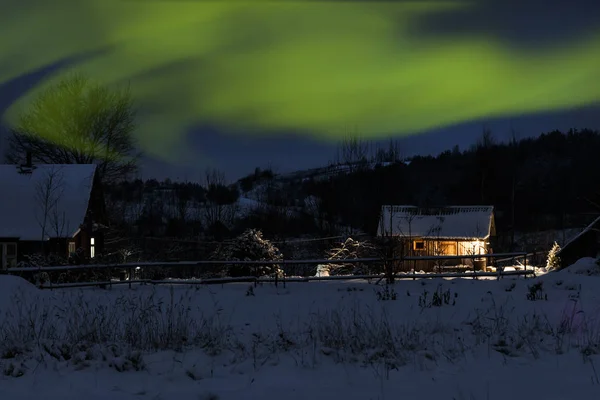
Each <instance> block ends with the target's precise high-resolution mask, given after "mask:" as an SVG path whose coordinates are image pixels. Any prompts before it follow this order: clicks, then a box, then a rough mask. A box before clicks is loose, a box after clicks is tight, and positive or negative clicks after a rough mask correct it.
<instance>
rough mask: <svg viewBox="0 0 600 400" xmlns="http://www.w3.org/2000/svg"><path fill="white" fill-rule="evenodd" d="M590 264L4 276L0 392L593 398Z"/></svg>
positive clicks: (595, 338) (595, 293)
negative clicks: (530, 273)
mask: <svg viewBox="0 0 600 400" xmlns="http://www.w3.org/2000/svg"><path fill="white" fill-rule="evenodd" d="M598 271H600V270H599V269H598V266H597V265H596V264H595V260H594V259H582V260H580V261H579V262H578V263H577V264H575V265H573V266H571V267H569V268H567V269H566V270H563V271H560V272H553V273H548V274H545V275H542V276H538V277H537V278H533V279H531V278H530V279H524V278H522V277H519V278H516V277H515V278H514V279H513V278H508V277H507V278H504V279H501V280H494V279H487V280H486V279H478V280H474V279H462V278H459V279H428V280H414V281H413V280H405V281H399V282H397V283H396V284H394V285H393V286H389V287H385V286H378V285H375V284H374V282H371V283H369V282H366V281H352V282H350V281H328V282H311V283H288V284H287V286H286V287H285V288H284V287H282V286H281V285H280V286H279V287H275V286H274V285H272V284H262V285H259V286H258V287H252V286H250V285H248V284H225V285H212V286H201V287H200V286H198V287H188V286H183V285H180V286H166V285H165V286H137V287H134V288H133V289H128V288H126V287H114V288H112V289H106V290H104V289H96V288H87V289H71V290H62V291H40V290H38V289H37V288H35V287H34V286H33V285H31V284H29V283H27V282H25V281H23V280H21V279H20V278H17V277H11V276H0V324H1V325H0V399H11V400H12V399H14V400H20V399H39V398H44V399H49V400H53V399H61V400H68V399H82V398H85V399H88V400H95V399H103V400H104V399H111V400H112V399H115V400H119V399H200V400H204V399H223V400H226V399H267V400H268V399H278V400H279V399H282V398H285V399H286V400H292V399H329V400H330V399H343V400H347V399H361V400H362V399H366V400H369V399H449V400H451V399H456V400H462V399H465V400H471V399H486V400H487V399H490V400H496V399H498V400H500V399H502V400H504V399H508V398H514V399H529V398H543V399H544V400H551V399H557V400H565V399H598V398H600V365H596V364H597V363H600V357H599V356H598V355H597V353H598V352H600V324H599V322H600V321H599V320H598V315H599V313H598V311H599V308H600V276H596V274H597V273H598ZM540 285H541V286H540ZM535 287H538V290H536V289H535Z"/></svg>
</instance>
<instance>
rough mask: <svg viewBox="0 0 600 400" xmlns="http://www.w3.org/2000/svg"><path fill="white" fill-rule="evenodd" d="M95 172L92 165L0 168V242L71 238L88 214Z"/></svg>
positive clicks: (43, 165) (2, 166) (3, 166)
mask: <svg viewBox="0 0 600 400" xmlns="http://www.w3.org/2000/svg"><path fill="white" fill-rule="evenodd" d="M95 172H96V166H95V165H93V164H57V165H48V164H41V165H35V166H34V167H32V168H29V169H28V170H23V169H22V168H19V167H18V166H15V165H6V164H5V165H0V187H1V188H2V192H3V193H2V206H1V207H0V221H2V224H0V238H9V237H12V238H18V239H19V240H20V241H41V240H48V239H49V238H56V237H63V238H67V237H73V235H75V234H76V233H77V231H78V230H79V228H80V226H81V225H82V224H83V223H84V221H85V217H86V215H87V214H88V208H89V202H90V195H91V192H92V187H93V183H94V176H95ZM43 226H45V229H43V228H42V227H43ZM44 231H45V232H44ZM43 232H44V233H45V234H44V235H43V234H42V233H43ZM42 236H43V237H42Z"/></svg>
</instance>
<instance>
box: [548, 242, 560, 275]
mask: <svg viewBox="0 0 600 400" xmlns="http://www.w3.org/2000/svg"><path fill="white" fill-rule="evenodd" d="M559 252H560V246H559V245H558V243H556V242H554V245H552V249H551V250H550V252H549V253H548V260H547V261H546V269H547V270H548V271H552V270H556V269H558V268H560V257H559V256H558V253H559Z"/></svg>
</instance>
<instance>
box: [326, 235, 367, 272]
mask: <svg viewBox="0 0 600 400" xmlns="http://www.w3.org/2000/svg"><path fill="white" fill-rule="evenodd" d="M378 253H379V252H378V249H377V247H376V246H374V245H373V244H372V243H369V242H367V241H359V240H355V239H352V238H351V237H349V238H347V239H346V240H345V241H343V242H341V243H339V244H338V245H337V246H334V247H332V248H331V249H329V250H328V251H327V258H328V259H329V260H345V259H352V258H370V257H377V256H378V255H379V254H378ZM324 267H326V268H327V270H328V271H327V272H329V274H331V275H350V274H365V273H368V271H367V266H366V265H363V264H354V263H352V264H350V263H349V264H327V265H326V266H324Z"/></svg>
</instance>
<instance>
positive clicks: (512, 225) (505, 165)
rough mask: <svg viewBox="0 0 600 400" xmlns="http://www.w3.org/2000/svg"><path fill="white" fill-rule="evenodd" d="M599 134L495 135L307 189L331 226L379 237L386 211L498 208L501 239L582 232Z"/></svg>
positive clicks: (598, 168) (599, 167) (597, 176)
mask: <svg viewBox="0 0 600 400" xmlns="http://www.w3.org/2000/svg"><path fill="white" fill-rule="evenodd" d="M599 150H600V134H599V133H598V132H597V131H592V130H587V129H586V130H581V131H576V130H572V131H569V132H567V133H562V132H559V131H553V132H550V133H546V134H542V135H541V136H540V137H538V138H528V139H523V140H517V139H516V138H512V139H511V140H509V141H508V142H504V143H500V142H496V141H495V140H494V137H493V136H492V134H491V133H490V132H484V133H483V135H482V137H481V139H480V140H479V141H478V142H477V143H476V144H475V145H473V146H472V147H471V148H470V149H469V150H466V151H460V150H459V149H458V147H455V148H454V149H453V150H448V151H446V152H444V153H442V154H440V155H438V156H436V157H433V156H427V157H414V158H412V159H411V160H410V162H405V163H395V164H394V165H392V166H387V167H380V168H377V167H376V168H363V169H361V170H358V171H356V172H354V173H353V174H350V175H344V176H338V177H336V178H333V179H332V180H330V181H326V182H317V183H311V184H308V185H307V188H306V190H307V192H308V193H311V194H314V195H316V196H318V197H320V198H321V200H322V207H323V213H324V214H326V215H328V216H329V218H331V219H334V220H335V219H339V220H341V221H344V222H345V223H347V224H350V225H352V226H355V227H357V228H360V229H362V230H364V231H366V232H370V233H374V232H375V230H376V227H377V215H378V212H379V209H380V206H381V205H382V204H411V205H418V206H442V205H477V204H482V205H488V204H490V205H494V206H495V208H496V222H497V228H498V231H499V232H500V233H507V232H511V231H513V230H516V231H534V230H545V229H565V228H568V227H574V226H580V225H581V224H582V223H585V221H587V220H589V217H590V214H591V213H596V212H598V211H599V210H600V208H598V207H596V206H595V204H597V203H600V199H599V200H596V199H595V198H596V196H597V194H596V192H597V188H598V185H599V184H600V158H599V157H598V151H599Z"/></svg>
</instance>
